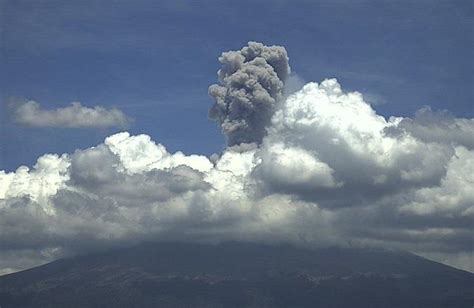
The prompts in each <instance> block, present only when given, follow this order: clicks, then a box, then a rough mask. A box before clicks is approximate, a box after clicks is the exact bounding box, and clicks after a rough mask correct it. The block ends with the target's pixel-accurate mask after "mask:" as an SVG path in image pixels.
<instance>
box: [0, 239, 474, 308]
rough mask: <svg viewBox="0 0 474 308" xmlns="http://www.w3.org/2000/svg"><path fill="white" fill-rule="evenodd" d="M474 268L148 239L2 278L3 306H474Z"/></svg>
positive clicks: (398, 255) (388, 255)
mask: <svg viewBox="0 0 474 308" xmlns="http://www.w3.org/2000/svg"><path fill="white" fill-rule="evenodd" d="M473 304H474V274H471V273H468V272H464V271H461V270H457V269H454V268H451V267H449V266H446V265H442V264H439V263H436V262H432V261H429V260H426V259H423V258H421V257H418V256H415V255H413V254H409V253H404V252H395V251H387V250H381V249H368V248H364V249H360V248H358V249H356V248H324V249H318V250H309V249H302V248H296V247H293V246H288V245H282V246H269V245H259V244H249V243H236V242H232V243H224V244H219V245H205V244H186V243H146V244H141V245H138V246H135V247H132V248H127V249H121V250H115V251H111V252H107V253H101V254H93V255H88V256H80V257H75V258H70V259H63V260H58V261H55V262H52V263H49V264H46V265H43V266H40V267H37V268H34V269H30V270H26V271H23V272H19V273H14V274H10V275H5V276H2V277H0V306H1V307H2V308H8V307H157V306H158V307H245V306H247V307H249V306H250V307H278V306H279V307H472V305H473Z"/></svg>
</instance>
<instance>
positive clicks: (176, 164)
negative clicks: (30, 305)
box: [0, 0, 474, 273]
mask: <svg viewBox="0 0 474 308" xmlns="http://www.w3.org/2000/svg"><path fill="white" fill-rule="evenodd" d="M0 14H1V15H0V30H1V42H0V43H1V46H0V51H1V53H0V57H1V58H0V85H1V101H0V103H1V105H0V108H1V109H0V118H1V121H0V170H3V171H0V246H1V247H3V248H4V249H3V251H2V252H0V273H2V272H9V271H14V270H18V269H22V268H26V267H28V266H32V265H36V264H39V263H41V262H46V261H49V260H52V259H54V258H58V257H62V256H65V255H69V254H74V253H82V252H85V251H91V250H95V249H98V248H103V247H109V246H117V245H123V244H130V243H133V242H139V241H142V240H150V239H178V240H183V239H184V240H196V241H203V240H204V241H215V240H229V239H244V240H259V241H284V242H291V243H297V244H301V245H310V246H314V245H322V244H324V245H326V244H330V245H332V244H340V245H348V244H350V245H353V244H361V245H372V244H375V245H383V246H387V247H396V248H401V249H407V250H410V251H413V252H416V253H419V254H422V255H424V256H428V257H430V258H434V259H436V260H438V261H441V262H445V263H448V264H451V265H454V266H457V267H461V268H464V269H468V270H471V271H472V270H473V269H474V267H473V262H472V251H473V247H472V233H473V223H472V221H473V219H474V188H473V185H472V183H473V181H474V178H473V174H474V150H473V149H474V138H473V134H474V120H473V117H474V110H473V108H472V94H473V89H472V84H473V77H472V71H473V58H472V54H471V53H472V50H473V47H474V46H473V43H474V37H473V29H474V27H473V26H474V25H473V22H474V18H473V17H474V8H473V4H472V1H255V0H254V1H76V2H65V1H8V0H0ZM249 41H256V42H261V43H262V44H260V43H248V42H249ZM273 45H278V46H273ZM225 51H233V52H230V53H227V54H225V55H223V56H222V57H221V58H219V56H220V55H221V53H222V52H225ZM218 58H219V59H218ZM290 67H291V69H290ZM219 69H220V73H219V76H218V74H217V71H218V70H219ZM212 84H215V85H214V86H213V87H211V88H209V86H210V85H212ZM305 84H306V86H304V87H303V85H305ZM293 92H296V93H294V94H293V95H290V96H289V94H292V93H293ZM288 96H289V97H288ZM211 108H212V109H211ZM210 109H211V112H210V113H209V110H210ZM210 118H211V119H210ZM242 142H244V143H245V144H241V143H242ZM177 151H180V152H177ZM63 153H65V154H63ZM191 154H195V155H191ZM20 166H26V167H20ZM19 167H20V168H19Z"/></svg>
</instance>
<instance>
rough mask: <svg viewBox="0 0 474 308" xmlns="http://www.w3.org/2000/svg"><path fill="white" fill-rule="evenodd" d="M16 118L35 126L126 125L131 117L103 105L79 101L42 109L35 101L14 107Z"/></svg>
mask: <svg viewBox="0 0 474 308" xmlns="http://www.w3.org/2000/svg"><path fill="white" fill-rule="evenodd" d="M14 119H15V121H16V122H17V123H20V124H23V125H27V126H33V127H69V128H95V127H122V128H124V127H126V126H128V124H129V123H130V119H129V118H127V116H126V115H125V114H124V113H123V112H122V111H120V110H118V109H116V108H112V109H106V108H104V107H101V106H95V107H93V108H90V107H86V106H83V105H81V103H79V102H74V103H71V105H70V106H67V107H63V108H57V109H50V110H47V109H42V108H41V105H40V104H39V103H37V102H35V101H28V102H26V103H21V104H19V105H17V106H15V108H14Z"/></svg>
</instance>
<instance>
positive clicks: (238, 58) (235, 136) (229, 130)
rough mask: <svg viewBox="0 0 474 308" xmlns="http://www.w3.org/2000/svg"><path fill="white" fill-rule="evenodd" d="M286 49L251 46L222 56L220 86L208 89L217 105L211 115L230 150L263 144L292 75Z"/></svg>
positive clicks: (210, 112)
mask: <svg viewBox="0 0 474 308" xmlns="http://www.w3.org/2000/svg"><path fill="white" fill-rule="evenodd" d="M288 60H289V59H288V55H287V52H286V49H285V48H284V47H281V46H265V45H263V44H262V43H258V42H249V43H248V46H246V47H244V48H242V49H241V50H239V51H228V52H224V53H222V55H221V56H220V57H219V62H220V63H221V64H222V68H221V69H220V70H219V71H218V79H219V84H214V85H211V86H210V87H209V95H210V96H211V97H213V98H214V100H215V104H214V105H213V106H212V108H211V109H210V111H209V116H210V118H211V119H213V120H215V121H217V122H218V123H219V124H220V126H221V129H222V132H223V133H224V134H225V135H226V137H227V143H228V145H229V146H232V145H238V144H241V143H260V142H261V141H262V139H263V137H264V136H265V134H266V131H265V128H266V126H267V125H268V124H269V123H270V119H271V117H272V115H273V113H274V110H275V106H276V104H277V103H278V102H279V101H280V100H281V99H282V97H283V88H284V82H285V80H286V78H287V77H288V75H289V73H290V66H289V64H288Z"/></svg>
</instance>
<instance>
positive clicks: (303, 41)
mask: <svg viewBox="0 0 474 308" xmlns="http://www.w3.org/2000/svg"><path fill="white" fill-rule="evenodd" d="M0 12H1V16H0V28H1V31H2V32H1V45H0V52H1V54H0V57H1V58H0V85H1V109H0V118H1V124H0V170H1V169H6V170H14V169H16V168H17V167H18V166H19V165H32V164H33V163H34V162H35V160H36V158H37V157H39V156H41V155H42V154H44V153H46V152H51V153H63V152H73V151H74V150H75V149H77V148H86V147H90V146H93V145H95V144H98V143H100V142H102V141H103V139H104V138H105V137H106V136H108V135H110V134H111V133H113V132H116V131H119V130H120V129H97V128H91V129H67V128H65V129H58V128H31V127H23V126H21V125H19V124H15V123H14V122H13V120H12V116H11V113H10V112H9V109H8V107H7V105H8V102H10V101H15V100H24V99H28V100H35V101H37V102H39V103H41V105H42V106H43V107H44V108H51V109H52V108H59V107H65V106H67V105H68V104H69V103H70V102H73V101H80V102H81V103H82V104H83V105H85V106H89V107H92V106H94V105H102V106H106V107H117V108H119V109H121V110H122V111H123V112H124V113H126V114H127V115H128V116H129V117H131V118H133V119H134V121H133V123H132V124H131V126H130V127H129V128H128V131H130V132H131V133H132V134H137V133H146V134H149V135H151V136H152V138H153V139H154V140H157V141H159V142H161V143H163V144H164V145H166V146H167V148H168V149H169V150H170V151H176V150H182V151H184V152H185V153H202V154H211V153H213V152H219V151H221V150H222V149H223V147H224V146H225V141H224V139H223V137H222V136H221V134H220V132H219V127H218V125H217V124H216V123H213V122H211V121H209V120H208V117H207V111H208V108H209V107H210V106H211V104H212V100H211V99H210V98H209V96H208V93H207V88H208V86H209V85H210V84H212V83H215V82H216V71H217V69H218V68H219V63H218V61H217V57H218V56H219V54H220V53H221V52H222V51H227V50H235V49H239V48H240V47H241V46H243V45H245V44H246V42H247V41H249V40H256V41H261V42H263V43H265V44H278V45H283V46H285V47H286V49H287V50H288V53H289V56H290V64H291V67H292V70H293V72H295V73H296V74H298V76H300V77H301V78H302V79H304V80H305V81H317V82H319V81H321V80H322V79H323V78H327V77H336V78H337V79H338V80H339V81H340V83H341V84H342V86H343V87H344V88H345V89H347V90H357V91H360V92H362V93H364V94H366V95H367V97H368V98H369V100H371V101H372V102H373V103H374V104H375V105H376V107H375V108H376V109H377V111H378V112H379V113H381V114H383V115H385V116H389V115H399V116H412V115H413V114H414V112H415V111H416V110H417V109H419V108H421V107H422V106H423V105H430V106H432V107H433V109H436V110H437V109H447V110H449V111H450V112H451V113H453V114H454V115H456V116H458V117H473V116H474V111H473V108H472V94H473V93H472V92H473V90H472V84H473V77H472V71H473V61H472V55H471V52H472V50H473V42H474V38H473V30H472V29H474V27H473V20H474V18H473V15H474V9H473V4H472V2H471V1H410V2H408V1H407V2H405V1H373V2H372V1H133V2H132V1H76V2H65V1H8V0H0Z"/></svg>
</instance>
